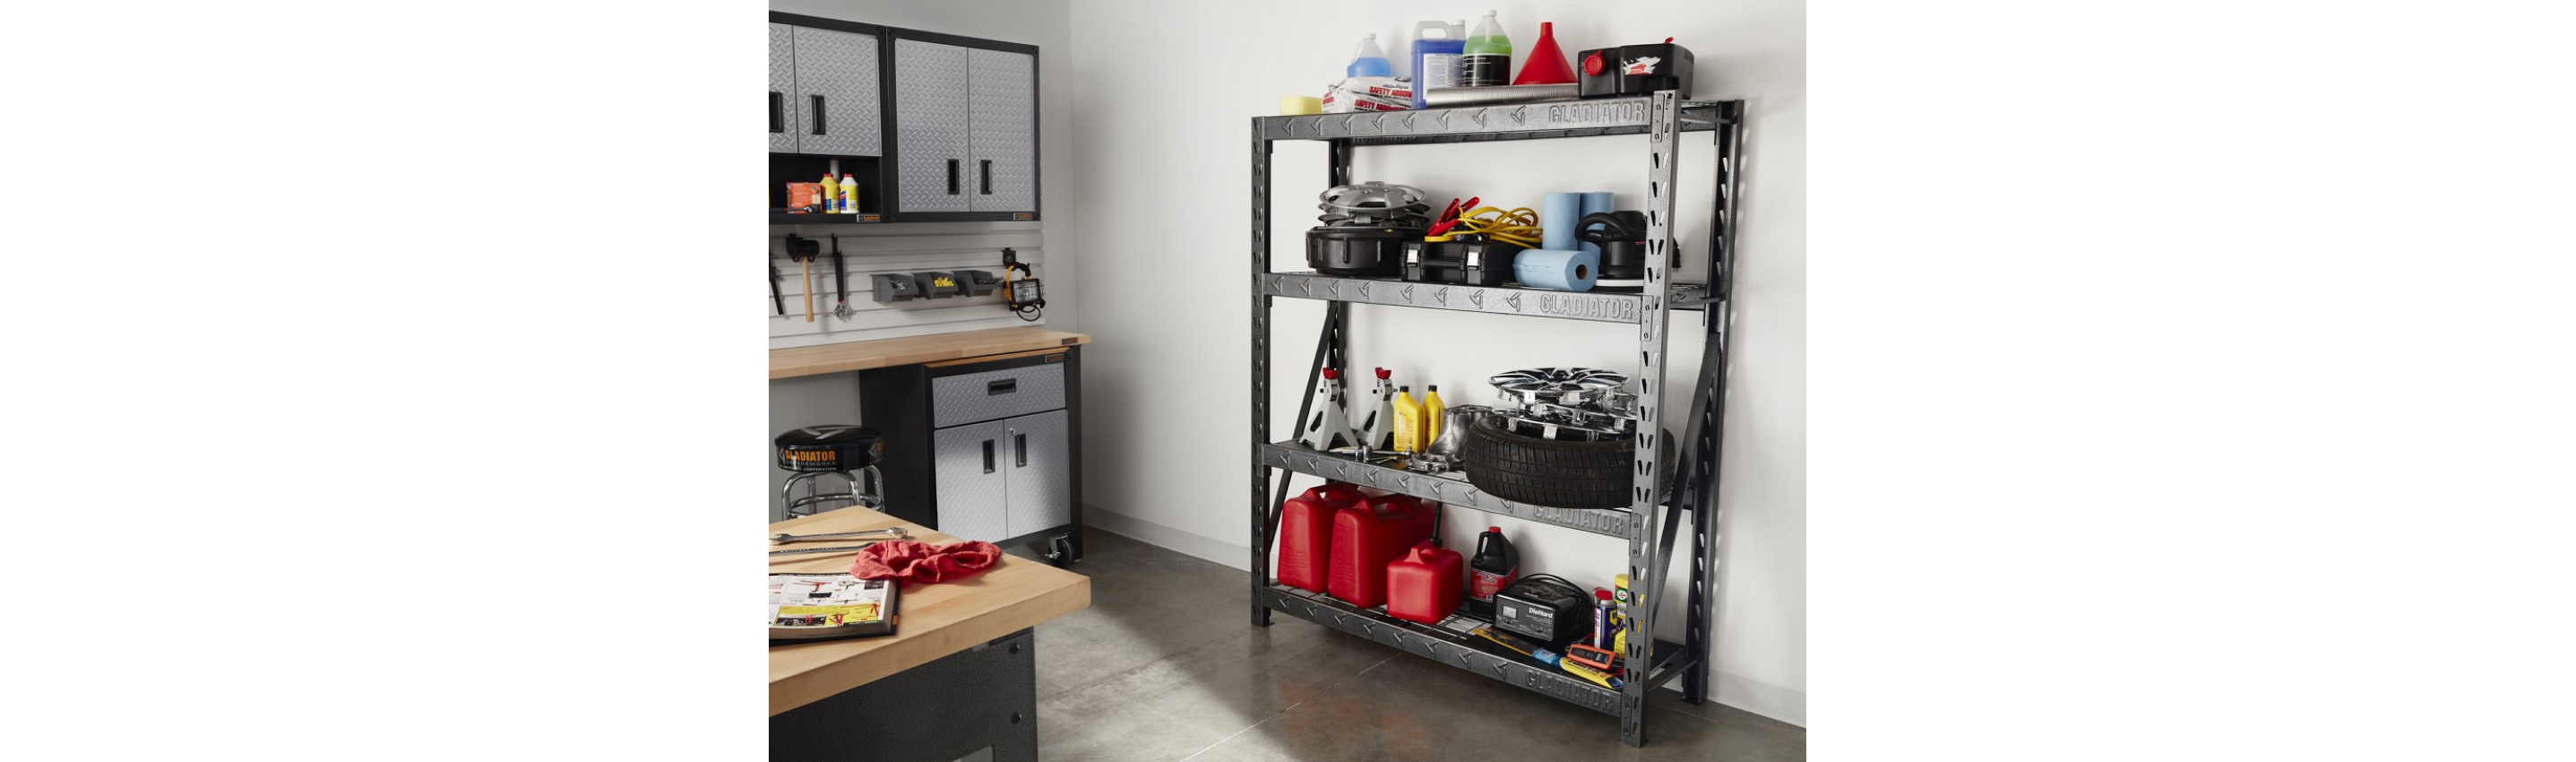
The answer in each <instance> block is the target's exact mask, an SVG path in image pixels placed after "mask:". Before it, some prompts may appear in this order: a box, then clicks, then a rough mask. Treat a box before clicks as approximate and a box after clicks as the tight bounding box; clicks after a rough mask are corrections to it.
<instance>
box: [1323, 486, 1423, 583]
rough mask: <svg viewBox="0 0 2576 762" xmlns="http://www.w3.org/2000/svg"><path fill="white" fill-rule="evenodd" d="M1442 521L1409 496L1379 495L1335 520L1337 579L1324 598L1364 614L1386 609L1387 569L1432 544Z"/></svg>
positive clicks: (1334, 573) (1333, 564)
mask: <svg viewBox="0 0 2576 762" xmlns="http://www.w3.org/2000/svg"><path fill="white" fill-rule="evenodd" d="M1437 522H1438V519H1437V518H1436V517H1434V516H1433V515H1432V513H1431V509H1430V508H1429V507H1427V506H1424V505H1423V504H1422V501H1420V500H1415V499H1413V498H1412V497H1411V496H1409V495H1379V496H1377V497H1372V498H1369V499H1368V500H1367V501H1365V502H1362V503H1361V504H1359V505H1355V506H1352V507H1349V508H1344V509H1342V512H1340V513H1336V514H1333V557H1332V559H1331V564H1330V565H1331V567H1332V574H1331V575H1329V578H1328V579H1326V580H1325V592H1327V593H1331V594H1332V596H1333V597H1335V598H1340V599H1342V600H1345V601H1349V602H1350V603H1351V604H1352V605H1355V606H1359V607H1361V608H1370V607H1374V606H1379V605H1382V604H1384V603H1386V565H1387V564H1388V563H1390V562H1393V561H1394V560H1395V559H1396V557H1398V556H1402V555H1404V549H1405V548H1410V547H1413V544H1414V543H1417V542H1421V541H1423V540H1428V539H1431V533H1432V530H1433V527H1434V525H1435V524H1436V523H1437Z"/></svg>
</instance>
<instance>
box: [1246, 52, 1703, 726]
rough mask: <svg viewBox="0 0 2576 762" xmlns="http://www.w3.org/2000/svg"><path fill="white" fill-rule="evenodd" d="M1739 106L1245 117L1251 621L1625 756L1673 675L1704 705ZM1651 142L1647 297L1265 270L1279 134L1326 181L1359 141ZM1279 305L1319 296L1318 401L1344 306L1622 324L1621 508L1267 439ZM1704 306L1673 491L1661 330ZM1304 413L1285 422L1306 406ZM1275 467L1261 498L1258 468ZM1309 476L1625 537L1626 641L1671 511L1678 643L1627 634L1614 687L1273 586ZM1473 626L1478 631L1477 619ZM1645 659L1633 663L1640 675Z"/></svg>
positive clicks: (1347, 170) (1638, 104)
mask: <svg viewBox="0 0 2576 762" xmlns="http://www.w3.org/2000/svg"><path fill="white" fill-rule="evenodd" d="M1743 114H1744V102H1743V101H1720V102H1691V101H1684V100H1682V99H1681V98H1679V97H1678V96H1677V95H1676V94H1674V93H1673V92H1670V91H1666V92H1660V93H1655V94H1653V95H1651V96H1647V97H1641V98H1622V99H1611V100H1588V101H1580V102H1573V103H1545V104H1526V105H1508V106H1484V107H1470V108H1448V109H1431V110H1419V111H1392V112H1382V113H1360V114H1320V115H1306V116H1268V117H1254V118H1253V119H1252V292H1253V296H1254V299H1253V305H1252V570H1253V571H1252V623H1253V624H1254V625H1256V626H1268V625H1269V624H1270V613H1271V612H1273V611H1279V612H1285V613H1287V614H1288V615H1290V616H1295V617H1298V618H1300V619H1305V620H1309V621H1312V622H1315V623H1318V624H1322V625H1324V626H1327V627H1332V628H1334V629H1338V630H1342V631H1344V632H1349V633H1351V634H1354V635H1359V636H1361V637H1365V638H1369V639H1371V640H1374V641H1377V642H1379V643H1383V644H1386V645H1389V646H1394V647H1396V648H1398V649H1402V650H1404V651H1407V652H1411V653H1414V654H1416V655H1420V656H1424V657H1428V658H1431V659H1433V660H1435V661H1439V662H1441V663H1444V664H1448V665H1451V666H1454V667H1458V668H1460V669H1465V670H1468V671H1471V672H1476V673H1478V674H1482V675H1485V676H1486V677H1490V678H1493V679H1496V680H1501V681H1503V682H1507V683H1511V684H1513V685H1518V686H1520V687H1522V688H1526V689H1529V690H1531V691H1536V692H1538V693H1541V694H1545V695H1548V696H1552V697H1555V698H1557V699H1559V700H1563V701H1567V702H1571V703H1574V704H1577V705H1580V706H1584V707H1588V708H1591V709H1593V710H1595V711H1599V712H1603V713H1606V714H1612V715H1616V716H1618V717H1619V737H1620V740H1621V741H1623V742H1625V743H1626V744H1628V745H1629V746H1643V745H1645V742H1646V716H1645V710H1646V695H1647V693H1646V692H1647V691H1651V690H1654V689H1656V688H1658V687H1661V686H1662V685H1664V684H1665V683H1667V682H1670V681H1672V680H1673V679H1675V678H1679V679H1681V681H1682V695H1683V699H1684V700H1686V701H1689V702H1690V703H1693V704H1698V703H1701V702H1703V701H1706V700H1707V698H1708V693H1709V688H1710V686H1709V684H1708V670H1707V665H1708V664H1709V661H1708V654H1709V637H1710V634H1709V632H1708V621H1709V611H1710V609H1709V606H1710V603H1711V600H1710V585H1711V584H1712V583H1713V581H1714V580H1713V576H1712V573H1713V572H1714V569H1712V568H1711V566H1712V565H1713V564H1714V563H1715V553H1714V550H1715V547H1716V542H1715V540H1716V532H1717V476H1718V474H1717V466H1718V448H1719V445H1720V441H1719V432H1720V430H1721V423H1722V422H1723V420H1724V417H1725V412H1726V406H1725V402H1726V346H1727V341H1726V329H1727V324H1728V322H1729V320H1730V318H1731V317H1732V315H1733V312H1732V311H1731V306H1732V303H1731V302H1730V301H1729V296H1730V294H1731V288H1730V286H1731V283H1732V281H1731V278H1730V277H1729V276H1730V275H1731V274H1732V273H1733V272H1734V268H1733V265H1734V236H1733V233H1734V223H1735V200H1736V196H1737V190H1736V181H1737V177H1738V174H1739V169H1738V167H1739V165H1738V154H1739V150H1740V148H1741V146H1742V144H1743ZM1692 132H1707V133H1712V134H1713V135H1714V137H1715V142H1716V149H1717V162H1716V167H1717V170H1716V174H1717V177H1716V180H1717V186H1716V187H1717V191H1716V193H1715V194H1714V195H1715V198H1714V199H1713V203H1712V204H1711V205H1710V207H1709V213H1710V214H1712V215H1713V216H1714V220H1713V223H1712V225H1711V227H1710V234H1711V235H1710V237H1711V240H1710V242H1709V246H1708V267H1707V269H1706V271H1707V272H1708V282H1706V283H1679V282H1675V281H1674V280H1673V278H1672V276H1673V274H1674V271H1675V270H1677V269H1678V268H1679V266H1680V264H1681V254H1680V252H1679V251H1678V250H1677V247H1676V246H1675V245H1674V243H1673V220H1674V216H1673V215H1674V214H1675V213H1676V209H1675V205H1674V196H1675V193H1674V185H1675V180H1676V177H1677V175H1678V172H1679V170H1678V165H1677V159H1678V158H1679V151H1680V148H1681V142H1682V137H1683V134H1684V133H1692ZM1632 134H1643V135H1646V136H1647V141H1648V144H1649V147H1650V150H1649V152H1648V156H1647V166H1646V205H1645V212H1646V221H1647V226H1648V231H1647V239H1646V241H1647V267H1646V286H1645V288H1644V289H1643V290H1641V291H1640V292H1638V293H1633V294H1615V293H1595V292H1581V293H1577V292H1566V291H1547V290H1539V289H1521V288H1487V287H1475V286H1454V285H1443V284H1436V283H1408V282H1405V281H1401V280H1385V279H1369V278H1342V277H1333V276H1328V275H1320V274H1316V273H1274V272H1271V270H1270V156H1271V147H1272V144H1273V143H1276V142H1278V141H1282V140H1319V141H1324V142H1325V143H1326V144H1327V146H1328V147H1329V148H1328V150H1327V154H1328V156H1329V159H1328V171H1329V175H1330V182H1331V184H1333V185H1343V184H1348V183H1349V182H1350V181H1351V180H1350V175H1351V149H1353V148H1355V147H1358V146H1377V145H1406V144H1416V143H1457V142H1476V141H1488V140H1538V139H1549V138H1566V137H1586V136H1593V135H1632ZM1278 297H1286V298H1292V299H1315V300H1321V301H1324V302H1325V303H1326V304H1325V317H1324V324H1323V330H1322V333H1321V335H1320V336H1318V337H1317V340H1316V346H1315V355H1314V362H1313V364H1311V365H1309V366H1308V368H1307V373H1306V384H1307V388H1306V393H1305V394H1303V395H1300V396H1299V399H1300V400H1310V399H1311V398H1312V397H1313V396H1314V384H1315V383H1316V381H1315V376H1316V373H1315V369H1317V368H1321V367H1326V366H1330V367H1342V366H1343V359H1342V350H1343V341H1342V337H1343V335H1344V333H1345V332H1346V331H1348V330H1349V329H1350V305H1353V304H1380V305H1391V306H1399V307H1420V308H1425V309H1445V310H1462V311H1468V312H1483V313H1492V314H1504V315H1522V316H1530V317H1541V318H1557V319H1566V320H1580V321H1593V322H1604V323H1617V324H1621V325H1633V326H1636V329H1637V334H1636V335H1637V359H1638V366H1637V368H1636V373H1634V374H1633V375H1632V376H1631V378H1634V379H1635V380H1636V381H1637V383H1638V384H1639V388H1638V390H1637V391H1638V398H1639V403H1640V404H1639V411H1638V412H1639V416H1640V418H1641V420H1640V422H1639V423H1640V425H1639V426H1638V430H1639V434H1638V436H1637V439H1636V451H1635V461H1634V462H1635V469H1634V474H1633V475H1634V478H1635V487H1634V489H1633V491H1632V495H1631V496H1632V502H1631V504H1630V506H1629V507H1628V508H1626V509H1580V508H1555V507H1549V506H1541V505H1531V504H1527V503H1519V502H1514V501H1510V500H1504V499H1501V498H1498V497H1495V496H1493V495H1489V494H1486V493H1484V492H1483V491H1482V490H1479V489H1477V488H1476V487H1475V486H1474V485H1472V484H1469V483H1467V482H1465V481H1462V480H1458V479H1452V478H1447V477H1445V476H1439V475H1432V474H1421V473H1414V472H1410V471H1405V470H1402V469H1396V468H1389V467H1385V466H1378V465H1373V464H1369V463H1362V462H1359V461H1355V460H1352V459H1350V458H1347V457H1341V456H1335V455H1331V454H1328V453H1321V452H1316V451H1314V450H1311V449H1308V448H1306V447H1305V446H1304V445H1301V444H1299V443H1297V442H1296V441H1295V440H1293V439H1291V440H1287V441H1275V440H1274V439H1273V438H1272V436H1271V434H1270V395H1271V389H1270V351H1271V342H1270V310H1271V306H1272V300H1273V299H1274V298H1278ZM1691 309H1698V310H1703V311H1705V312H1706V319H1705V320H1704V321H1703V322H1704V323H1705V324H1706V327H1707V330H1706V333H1705V335H1704V336H1703V337H1702V340H1701V341H1702V343H1701V348H1700V352H1701V360H1700V368H1701V373H1700V375H1699V378H1698V379H1697V381H1696V383H1695V384H1694V386H1693V390H1692V394H1691V398H1690V399H1691V401H1690V403H1689V408H1690V409H1689V412H1688V414H1687V417H1686V418H1685V419H1683V420H1680V421H1675V422H1673V423H1678V424H1679V431H1678V435H1679V436H1681V437H1682V438H1683V441H1682V448H1681V451H1680V457H1679V458H1678V459H1677V460H1676V461H1675V463H1674V466H1675V467H1676V468H1678V469H1680V472H1679V473H1678V474H1675V475H1674V476H1675V478H1674V479H1673V480H1672V482H1671V485H1672V488H1671V490H1670V491H1669V493H1666V494H1659V493H1664V492H1665V491H1663V490H1658V489H1657V487H1658V486H1659V485H1662V484H1664V483H1665V482H1663V481H1662V477H1663V476H1664V474H1663V473H1662V469H1663V464H1662V463H1661V462H1659V458H1658V457H1657V455H1658V448H1659V447H1660V441H1659V439H1660V438H1661V437H1662V436H1663V435H1664V423H1665V422H1666V421H1665V418H1666V416H1664V415H1663V414H1662V413H1663V393H1664V380H1665V378H1664V376H1665V367H1664V366H1665V363H1664V358H1665V349H1666V336H1665V333H1666V328H1667V326H1668V325H1669V323H1670V321H1671V317H1672V313H1673V312H1674V311H1676V310H1691ZM1306 404H1310V403H1305V402H1301V403H1300V408H1299V411H1298V415H1297V419H1298V420H1304V419H1305V417H1306V415H1307V414H1308V413H1309V412H1311V411H1309V410H1307V409H1305V407H1304V406H1305V405H1306ZM1273 469H1277V470H1279V471H1280V472H1281V473H1279V474H1278V483H1277V486H1276V488H1275V489H1274V488H1273V486H1272V483H1271V475H1272V474H1271V472H1272V470H1273ZM1301 473H1302V474H1308V475H1312V476H1318V477H1323V478H1325V479H1331V480H1336V481H1343V482H1349V483H1352V484H1356V485H1360V486H1363V487H1371V488H1375V489H1380V490H1385V491H1389V492H1400V493H1404V494H1408V495H1412V496H1415V497H1419V498H1422V499H1425V500H1433V501H1438V502H1442V503H1448V504H1452V505H1460V506H1465V507H1469V508H1475V509H1477V510H1482V511H1489V512H1493V513H1499V514H1503V515H1506V516H1512V517H1515V518H1520V519H1525V520H1528V521H1533V522H1537V523H1542V524H1550V525H1554V526H1561V527H1566V528H1570V529H1576V530H1581V531H1585V532H1591V533H1594V534H1600V535H1608V536H1611V537H1619V538H1624V539H1626V540H1627V541H1628V563H1627V570H1628V575H1629V579H1631V580H1634V582H1633V587H1635V588H1636V589H1638V590H1642V591H1645V594H1646V595H1647V596H1648V597H1649V600H1648V603H1649V605H1647V606H1643V607H1639V608H1638V609H1636V610H1634V611H1631V612H1629V616H1630V618H1631V621H1632V622H1633V624H1632V627H1634V630H1633V631H1635V632H1647V633H1651V632H1654V631H1655V629H1654V621H1655V611H1654V610H1655V606H1654V605H1652V604H1653V601H1652V600H1651V599H1652V597H1653V596H1657V595H1660V594H1661V593H1662V591H1663V590H1664V585H1663V580H1664V579H1665V573H1666V571H1667V570H1668V569H1669V568H1670V562H1671V560H1672V553H1673V548H1674V545H1675V539H1676V533H1677V531H1678V527H1679V526H1680V522H1681V514H1683V513H1688V514H1690V539H1691V540H1692V545H1691V547H1692V554H1691V557H1690V558H1689V560H1688V564H1689V566H1690V606H1689V609H1688V611H1689V615H1690V621H1689V623H1688V625H1687V626H1686V627H1685V633H1686V634H1685V636H1684V638H1685V639H1684V642H1681V643H1674V642H1671V641H1665V640H1654V639H1651V638H1632V639H1631V640H1630V641H1629V643H1628V652H1627V653H1625V654H1622V658H1623V659H1624V660H1625V663H1626V664H1627V665H1628V678H1627V683H1626V688H1625V689H1623V690H1611V689H1608V688H1604V687H1601V686H1598V685H1595V684H1593V683H1590V682H1586V681H1584V680H1583V679H1581V678H1578V677H1575V676H1574V675H1572V674H1569V673H1566V672H1564V671H1561V670H1559V669H1556V668H1554V667H1549V666H1546V665H1543V664H1540V663H1538V662H1536V661H1533V660H1530V659H1528V658H1527V657H1523V656H1521V655H1519V654H1517V653H1513V652H1511V651H1509V650H1506V649H1503V648H1501V647H1499V646H1494V645H1492V644H1490V643H1486V642H1485V641H1483V640H1482V639H1477V638H1470V637H1467V636H1466V635H1465V634H1464V632H1463V631H1464V629H1465V627H1464V626H1463V625H1465V624H1467V623H1468V620H1467V617H1466V615H1465V614H1464V613H1463V612H1462V613H1460V614H1458V615H1454V616H1452V617H1451V618H1450V619H1449V620H1448V621H1446V622H1443V623H1442V625H1441V626H1426V625H1420V624H1416V623H1413V622H1407V621H1404V620H1400V619H1395V618H1392V617H1389V616H1387V615H1386V612H1385V609H1384V608H1372V609H1361V608H1359V607H1356V606H1352V605H1350V604H1348V603H1345V602H1342V601H1340V600H1336V599H1334V598H1331V597H1329V596H1325V595H1320V594H1315V593H1309V592H1307V591H1305V590H1301V589H1297V588H1293V587H1286V586H1283V585H1280V584H1278V582H1277V581H1276V580H1275V579H1273V578H1272V577H1271V576H1270V555H1271V550H1270V543H1271V542H1272V540H1273V538H1274V537H1276V536H1277V533H1278V527H1279V516H1280V507H1281V505H1282V504H1284V503H1285V502H1286V501H1287V497H1288V484H1289V479H1290V478H1292V477H1293V475H1294V474H1301ZM1473 621H1476V622H1481V621H1482V620H1473ZM1640 665H1645V666H1644V667H1643V668H1641V667H1640Z"/></svg>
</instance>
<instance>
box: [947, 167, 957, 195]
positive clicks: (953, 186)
mask: <svg viewBox="0 0 2576 762" xmlns="http://www.w3.org/2000/svg"><path fill="white" fill-rule="evenodd" d="M948 195H951V196H954V195H957V160H956V159H949V160H948Z"/></svg>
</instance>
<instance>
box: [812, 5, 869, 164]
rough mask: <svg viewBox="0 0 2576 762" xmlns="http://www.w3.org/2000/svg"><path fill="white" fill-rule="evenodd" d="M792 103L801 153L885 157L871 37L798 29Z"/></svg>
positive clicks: (832, 31) (833, 31)
mask: <svg viewBox="0 0 2576 762" xmlns="http://www.w3.org/2000/svg"><path fill="white" fill-rule="evenodd" d="M796 100H797V107H798V108H802V109H804V110H805V115H804V120H803V121H800V122H797V123H796V127H795V129H794V130H792V131H793V132H795V133H797V136H796V139H797V142H798V148H797V151H798V152H799V153H813V154H830V155H834V156H880V155H883V153H884V151H883V149H882V148H881V146H882V145H883V143H881V142H880V141H879V140H878V135H879V133H881V132H883V129H882V128H883V127H884V124H883V123H882V122H881V121H880V120H879V119H878V116H877V38H876V37H875V36H874V35H865V34H859V33H856V32H842V31H836V30H831V29H809V28H805V27H797V28H796Z"/></svg>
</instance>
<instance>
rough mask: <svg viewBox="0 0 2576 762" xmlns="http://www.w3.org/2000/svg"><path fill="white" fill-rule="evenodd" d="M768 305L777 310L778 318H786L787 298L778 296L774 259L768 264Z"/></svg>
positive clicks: (776, 267) (776, 264) (776, 265)
mask: <svg viewBox="0 0 2576 762" xmlns="http://www.w3.org/2000/svg"><path fill="white" fill-rule="evenodd" d="M769 303H770V305H772V306H775V307H777V308H778V314H779V315H780V316H782V317H784V316H786V314H787V297H784V296H780V295H779V294H778V261H777V260H774V259H773V260H770V262H769Z"/></svg>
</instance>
